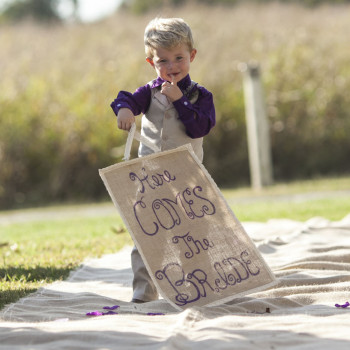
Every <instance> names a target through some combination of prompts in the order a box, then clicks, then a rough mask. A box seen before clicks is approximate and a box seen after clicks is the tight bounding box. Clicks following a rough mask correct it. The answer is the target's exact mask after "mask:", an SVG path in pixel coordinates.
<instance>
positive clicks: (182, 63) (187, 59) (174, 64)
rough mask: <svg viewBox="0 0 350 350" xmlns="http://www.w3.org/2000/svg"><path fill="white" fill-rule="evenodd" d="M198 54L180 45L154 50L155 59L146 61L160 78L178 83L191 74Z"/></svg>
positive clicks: (148, 58) (184, 45)
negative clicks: (191, 65) (191, 66)
mask: <svg viewBox="0 0 350 350" xmlns="http://www.w3.org/2000/svg"><path fill="white" fill-rule="evenodd" d="M196 53H197V50H195V49H193V50H192V51H191V52H190V51H189V49H188V46H187V45H186V44H180V45H178V46H176V47H174V48H171V49H165V48H158V49H154V50H153V58H150V57H147V58H146V61H147V62H149V63H150V64H151V65H152V67H154V69H155V70H156V72H157V74H158V76H159V77H161V78H162V79H164V80H167V81H169V82H174V83H178V82H179V81H180V80H181V79H183V78H184V77H185V76H186V75H187V74H188V73H189V71H190V63H191V62H192V61H193V60H194V58H195V56H196Z"/></svg>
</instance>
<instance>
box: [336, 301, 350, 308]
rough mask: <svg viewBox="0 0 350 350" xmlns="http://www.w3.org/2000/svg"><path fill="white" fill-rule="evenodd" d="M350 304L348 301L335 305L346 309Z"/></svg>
mask: <svg viewBox="0 0 350 350" xmlns="http://www.w3.org/2000/svg"><path fill="white" fill-rule="evenodd" d="M348 306H350V303H349V302H348V301H347V302H346V303H345V304H343V305H339V304H335V307H342V308H343V309H345V308H346V307H348Z"/></svg>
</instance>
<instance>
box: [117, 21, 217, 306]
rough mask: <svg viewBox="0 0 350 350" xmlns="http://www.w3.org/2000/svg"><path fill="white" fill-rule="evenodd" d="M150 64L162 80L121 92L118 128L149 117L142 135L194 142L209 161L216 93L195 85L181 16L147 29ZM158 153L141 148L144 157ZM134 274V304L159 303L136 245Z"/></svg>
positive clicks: (173, 143)
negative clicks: (206, 139)
mask: <svg viewBox="0 0 350 350" xmlns="http://www.w3.org/2000/svg"><path fill="white" fill-rule="evenodd" d="M144 40H145V51H146V56H147V57H146V61H147V62H148V63H149V64H150V65H151V66H152V67H153V68H154V69H155V71H156V73H157V78H156V79H155V80H153V81H151V82H150V83H148V84H146V85H145V86H142V87H140V88H138V89H137V90H136V91H135V92H134V93H133V94H131V93H130V92H127V91H120V92H119V94H118V96H117V98H116V99H115V100H114V101H113V102H112V104H111V107H112V109H113V111H114V113H115V114H116V115H117V117H118V128H119V129H122V130H130V128H131V125H132V124H133V123H134V122H135V116H136V115H139V114H141V113H142V114H143V116H142V122H141V125H142V126H141V134H142V135H143V136H145V137H146V138H147V139H148V140H149V141H150V142H152V143H154V144H155V145H157V146H158V147H159V148H160V149H161V150H162V151H164V150H168V149H172V148H176V147H178V146H181V145H184V144H187V143H190V144H191V145H192V148H193V150H194V152H195V154H196V155H197V157H198V158H199V159H200V161H202V160H203V136H205V135H207V134H208V133H209V131H210V129H211V128H212V127H213V126H214V125H215V109H214V103H213V96H212V94H211V93H210V92H209V91H208V90H206V89H205V88H204V87H202V86H199V85H198V84H197V83H195V82H193V81H192V80H191V78H190V76H189V70H190V64H191V62H192V61H193V60H194V58H195V57H196V53H197V50H196V49H195V48H194V44H193V38H192V33H191V29H190V27H189V26H188V25H187V24H186V23H185V22H184V20H182V19H180V18H167V19H166V18H156V19H154V20H152V21H151V22H150V23H149V24H148V26H147V27H146V30H145V36H144ZM152 152H153V151H152V150H151V149H150V148H149V147H147V146H145V145H143V144H142V143H141V144H140V147H139V152H138V153H139V157H142V156H145V155H148V154H150V153H152ZM131 265H132V269H133V273H134V279H133V291H134V294H133V299H132V301H133V302H136V303H142V302H147V301H152V300H156V299H158V292H157V290H156V287H155V286H154V284H153V282H152V279H151V277H150V276H149V274H148V272H147V270H146V267H145V265H144V263H143V261H142V258H141V256H140V254H139V252H138V250H137V248H136V247H134V248H133V250H132V253H131Z"/></svg>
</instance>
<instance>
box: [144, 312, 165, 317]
mask: <svg viewBox="0 0 350 350" xmlns="http://www.w3.org/2000/svg"><path fill="white" fill-rule="evenodd" d="M147 315H148V316H160V315H165V314H163V313H161V312H149V313H148V314H147Z"/></svg>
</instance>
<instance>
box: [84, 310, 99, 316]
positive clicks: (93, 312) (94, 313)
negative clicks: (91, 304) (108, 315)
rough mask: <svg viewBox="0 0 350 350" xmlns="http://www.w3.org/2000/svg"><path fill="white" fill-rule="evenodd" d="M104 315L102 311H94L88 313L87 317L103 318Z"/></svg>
mask: <svg viewBox="0 0 350 350" xmlns="http://www.w3.org/2000/svg"><path fill="white" fill-rule="evenodd" d="M102 315H103V313H102V312H100V311H92V312H88V313H87V314H86V316H102Z"/></svg>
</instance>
